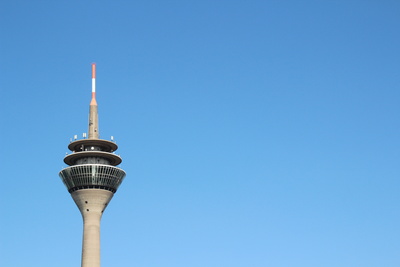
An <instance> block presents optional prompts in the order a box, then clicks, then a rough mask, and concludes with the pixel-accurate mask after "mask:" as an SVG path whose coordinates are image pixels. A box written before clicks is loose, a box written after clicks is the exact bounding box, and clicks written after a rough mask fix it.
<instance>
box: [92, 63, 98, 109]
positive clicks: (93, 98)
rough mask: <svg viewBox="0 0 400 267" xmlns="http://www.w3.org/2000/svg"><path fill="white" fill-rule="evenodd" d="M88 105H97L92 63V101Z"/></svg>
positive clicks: (94, 65)
mask: <svg viewBox="0 0 400 267" xmlns="http://www.w3.org/2000/svg"><path fill="white" fill-rule="evenodd" d="M90 105H97V102H96V63H92V101H91V102H90Z"/></svg>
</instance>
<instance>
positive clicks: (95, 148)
mask: <svg viewBox="0 0 400 267" xmlns="http://www.w3.org/2000/svg"><path fill="white" fill-rule="evenodd" d="M83 137H84V139H82V140H76V136H75V138H74V139H75V140H74V141H73V142H71V143H70V144H69V145H68V149H69V150H71V151H72V153H71V154H67V156H65V158H64V162H65V163H66V164H67V165H69V167H67V168H65V169H63V170H61V172H60V173H59V175H60V177H61V179H62V181H63V183H64V184H65V186H66V187H67V189H68V192H69V193H70V194H71V196H72V198H73V199H74V201H75V203H76V205H77V206H78V208H79V210H80V212H81V214H82V218H83V241H82V265H81V266H82V267H100V220H101V216H102V215H103V212H104V210H105V209H106V207H107V205H108V204H109V203H110V201H111V198H112V197H113V196H114V194H115V192H116V191H117V189H118V187H119V185H120V184H121V183H122V180H123V179H124V177H125V175H126V174H125V171H124V170H122V169H120V168H118V167H116V166H117V165H118V164H120V163H121V162H122V159H121V157H120V156H118V155H116V154H114V151H115V150H117V149H118V146H117V145H116V144H115V143H114V142H112V141H107V140H102V139H99V122H98V112H97V102H96V65H95V64H92V100H91V102H90V108H89V135H88V137H87V138H86V134H83Z"/></svg>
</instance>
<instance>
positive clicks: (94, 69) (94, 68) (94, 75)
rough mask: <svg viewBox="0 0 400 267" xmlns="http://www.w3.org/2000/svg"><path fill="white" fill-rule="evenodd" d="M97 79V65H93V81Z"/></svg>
mask: <svg viewBox="0 0 400 267" xmlns="http://www.w3.org/2000/svg"><path fill="white" fill-rule="evenodd" d="M95 78H96V63H92V79H95Z"/></svg>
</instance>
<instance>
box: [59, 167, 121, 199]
mask: <svg viewBox="0 0 400 267" xmlns="http://www.w3.org/2000/svg"><path fill="white" fill-rule="evenodd" d="M125 175H126V173H125V171H124V170H122V169H120V168H118V167H114V166H110V165H104V164H83V165H74V166H70V167H67V168H65V169H63V170H62V171H61V172H60V177H61V179H62V181H63V183H64V184H65V186H66V187H67V189H68V192H70V193H72V192H74V191H76V190H79V189H89V188H98V189H104V190H108V191H111V192H113V193H115V192H116V191H117V189H118V187H119V185H120V184H121V183H122V180H123V179H124V178H125Z"/></svg>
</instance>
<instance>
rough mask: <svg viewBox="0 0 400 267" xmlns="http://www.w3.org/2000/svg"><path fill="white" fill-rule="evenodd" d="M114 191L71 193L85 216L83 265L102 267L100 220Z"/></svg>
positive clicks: (95, 190)
mask: <svg viewBox="0 0 400 267" xmlns="http://www.w3.org/2000/svg"><path fill="white" fill-rule="evenodd" d="M113 195H114V194H113V193H112V192H110V191H107V190H101V189H85V190H77V191H75V192H73V193H72V194H71V196H72V198H73V199H74V201H75V203H76V205H77V206H78V208H79V210H80V212H81V214H82V218H83V240H82V265H81V266H82V267H100V221H101V217H102V215H103V211H104V210H105V208H106V207H107V205H108V203H109V202H110V200H111V198H112V197H113Z"/></svg>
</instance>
